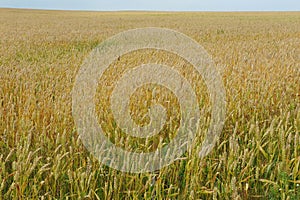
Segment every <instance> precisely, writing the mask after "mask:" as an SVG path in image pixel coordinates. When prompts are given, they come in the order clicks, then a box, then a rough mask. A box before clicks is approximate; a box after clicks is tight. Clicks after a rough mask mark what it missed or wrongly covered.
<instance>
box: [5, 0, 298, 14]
mask: <svg viewBox="0 0 300 200" xmlns="http://www.w3.org/2000/svg"><path fill="white" fill-rule="evenodd" d="M0 7H9V8H35V9H59V10H60V9H62V10H162V11H300V0H0Z"/></svg>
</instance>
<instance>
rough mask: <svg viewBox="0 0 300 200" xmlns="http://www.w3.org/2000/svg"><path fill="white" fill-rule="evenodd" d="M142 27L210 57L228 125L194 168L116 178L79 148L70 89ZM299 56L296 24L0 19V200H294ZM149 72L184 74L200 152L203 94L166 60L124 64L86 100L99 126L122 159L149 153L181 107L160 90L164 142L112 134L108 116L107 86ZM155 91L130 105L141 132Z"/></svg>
mask: <svg viewBox="0 0 300 200" xmlns="http://www.w3.org/2000/svg"><path fill="white" fill-rule="evenodd" d="M142 27H164V28H170V29H174V30H176V31H179V32H182V33H184V34H186V35H187V36H189V37H191V38H193V39H194V40H196V41H197V42H198V43H199V44H200V45H202V46H203V47H204V48H205V49H206V50H207V52H208V53H209V54H210V55H211V56H212V58H213V60H214V62H215V63H216V66H217V70H218V71H219V73H220V75H221V76H222V80H223V83H224V86H225V89H226V98H227V99H226V101H227V114H226V122H225V125H224V129H223V132H222V134H221V136H220V139H219V141H218V142H217V145H216V146H215V148H214V149H213V151H212V152H211V153H210V154H209V156H207V157H205V158H203V159H200V158H199V157H198V151H197V148H195V149H194V150H191V151H188V152H187V153H186V154H184V155H183V157H182V158H181V159H180V160H177V161H175V162H174V163H173V164H172V165H169V166H168V167H164V168H162V169H161V170H160V171H157V172H155V173H142V174H134V173H123V172H120V171H117V170H114V169H111V168H109V167H106V166H103V165H101V164H100V163H99V161H98V160H97V159H96V158H94V157H93V156H92V155H91V154H90V152H88V151H87V149H86V148H85V146H84V145H83V144H82V141H81V140H80V138H79V135H78V132H77V130H76V126H75V124H74V119H73V116H72V89H73V85H74V81H75V78H76V75H77V73H78V71H79V69H80V67H81V65H82V62H83V61H84V59H85V58H86V56H88V54H89V53H90V51H92V50H93V49H94V48H95V47H97V45H98V44H99V43H101V42H102V41H104V40H105V39H107V38H108V37H111V36H113V35H115V34H117V33H119V32H121V31H125V30H128V29H133V28H142ZM299 47H300V13H299V12H289V13H288V12H281V13H279V12H278V13H275V12H274V13H272V12H269V13H214V12H210V13H209V12H208V13H200V12H199V13H193V12H190V13H175V12H174V13H173V12H165V13H162V12H148V13H147V12H79V11H78V12H75V11H72V12H71V11H42V10H14V9H0V200H1V199H3V200H6V199H38V198H40V199H274V200H275V199H289V200H298V199H300V48H299ZM149 62H159V63H165V64H168V65H172V66H175V67H176V66H179V65H184V66H187V67H186V68H184V69H186V70H183V71H182V74H183V75H184V76H185V77H186V78H187V79H189V80H191V81H192V82H193V83H194V86H195V90H196V94H197V97H198V102H199V105H200V106H201V111H202V115H201V119H200V120H201V122H202V125H201V128H200V131H199V134H198V135H199V137H198V140H197V141H195V143H196V145H195V146H200V145H201V142H202V141H203V137H204V136H205V133H206V132H205V131H206V129H207V126H208V124H209V121H210V106H211V105H210V102H209V98H208V97H209V96H208V95H207V92H206V87H205V85H204V84H203V81H202V80H201V77H200V76H199V75H197V74H196V75H195V76H193V69H192V68H191V66H189V64H188V63H186V61H184V60H182V59H181V58H178V57H176V56H175V55H172V54H168V53H166V52H159V51H155V50H151V49H148V50H141V51H137V52H133V53H132V54H131V55H124V56H122V57H121V58H120V59H118V60H117V61H116V62H115V63H114V67H111V68H110V69H109V70H108V71H106V73H105V77H103V78H102V79H101V80H99V87H98V89H97V95H96V98H95V102H97V103H96V105H97V106H96V107H97V114H98V121H99V123H101V125H102V126H103V129H104V130H106V131H107V132H108V133H107V136H108V137H109V138H110V140H111V141H113V142H114V143H115V144H116V145H118V146H120V147H122V148H124V149H127V150H137V151H152V150H153V149H156V148H158V147H159V146H161V145H164V144H167V143H168V142H169V141H170V140H171V139H172V138H173V136H174V133H173V131H172V130H173V128H176V127H177V125H178V124H176V123H178V120H177V118H178V116H177V114H178V110H177V109H176V108H177V107H178V106H177V105H178V102H177V101H176V99H175V98H174V95H172V93H170V92H169V91H168V90H165V89H164V88H163V87H158V88H156V90H158V91H159V95H158V97H157V99H156V101H157V102H158V103H161V104H162V105H164V106H165V107H166V108H167V110H168V111H169V112H167V113H168V116H172V115H174V116H173V118H170V119H172V120H173V122H174V123H171V122H170V125H169V126H167V127H166V129H165V131H164V134H161V135H160V136H157V137H153V138H151V139H150V140H149V141H144V140H141V139H137V138H133V137H127V136H126V135H122V134H121V133H119V132H117V131H115V132H114V134H110V133H111V132H113V130H114V128H115V127H114V124H115V123H114V121H113V120H114V119H113V116H112V115H111V113H110V111H109V109H108V108H107V107H108V106H109V105H108V104H109V101H108V98H107V97H108V96H109V95H110V94H111V87H109V86H111V85H113V84H114V82H115V81H116V79H117V78H118V76H119V75H120V74H122V73H123V72H124V70H126V68H127V67H132V66H137V65H139V64H142V63H149ZM170 78H172V77H170ZM153 87H157V86H153V85H146V86H145V87H142V88H141V89H140V90H138V91H137V92H136V93H135V95H134V96H133V98H132V99H131V100H132V104H131V110H132V117H133V119H135V120H136V121H137V123H139V124H147V123H148V122H149V119H148V118H147V117H146V118H145V117H143V116H145V115H146V114H147V107H148V106H149V104H151V102H152V101H151V100H149V99H147V97H149V94H150V93H151V88H152V89H153ZM149 91H150V92H149ZM150 96H151V95H150ZM165 102H170V103H165ZM172 124H175V125H173V126H172Z"/></svg>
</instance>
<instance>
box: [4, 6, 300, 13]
mask: <svg viewBox="0 0 300 200" xmlns="http://www.w3.org/2000/svg"><path fill="white" fill-rule="evenodd" d="M0 9H16V10H37V11H39V10H40V11H83V12H300V10H154V9H149V10H147V9H146V10H145V9H136V10H129V9H119V10H101V9H59V8H29V7H0Z"/></svg>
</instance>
